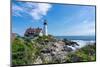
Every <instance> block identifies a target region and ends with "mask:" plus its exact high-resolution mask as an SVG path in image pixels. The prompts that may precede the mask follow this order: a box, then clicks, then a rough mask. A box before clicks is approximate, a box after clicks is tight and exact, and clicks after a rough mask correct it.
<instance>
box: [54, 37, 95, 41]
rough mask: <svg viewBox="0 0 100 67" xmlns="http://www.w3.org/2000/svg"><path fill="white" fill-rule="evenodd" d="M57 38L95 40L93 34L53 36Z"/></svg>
mask: <svg viewBox="0 0 100 67" xmlns="http://www.w3.org/2000/svg"><path fill="white" fill-rule="evenodd" d="M55 37H56V38H57V39H68V40H84V41H95V38H96V37H95V36H55Z"/></svg>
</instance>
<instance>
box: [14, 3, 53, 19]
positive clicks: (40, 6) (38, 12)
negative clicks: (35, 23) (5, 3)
mask: <svg viewBox="0 0 100 67" xmlns="http://www.w3.org/2000/svg"><path fill="white" fill-rule="evenodd" d="M51 7H52V5H51V4H46V3H33V2H24V3H22V2H19V3H18V4H15V3H14V4H13V5H12V13H13V16H22V17H25V15H29V16H31V17H32V19H34V20H40V19H41V18H42V17H43V16H46V15H47V13H48V11H49V10H50V8H51Z"/></svg>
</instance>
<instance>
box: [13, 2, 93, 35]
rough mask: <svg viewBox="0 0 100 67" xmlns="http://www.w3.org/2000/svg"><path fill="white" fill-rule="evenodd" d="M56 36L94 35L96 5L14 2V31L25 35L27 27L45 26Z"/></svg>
mask: <svg viewBox="0 0 100 67" xmlns="http://www.w3.org/2000/svg"><path fill="white" fill-rule="evenodd" d="M45 19H46V20H47V21H48V33H49V34H51V35H54V36H94V35H95V6H83V5H71V4H54V3H34V2H18V1H17V2H15V1H13V2H12V32H13V33H17V34H19V35H22V36H23V35H24V33H25V31H26V29H27V28H29V27H32V28H37V27H40V28H43V21H44V20H45Z"/></svg>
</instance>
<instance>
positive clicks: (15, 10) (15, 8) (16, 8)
mask: <svg viewBox="0 0 100 67" xmlns="http://www.w3.org/2000/svg"><path fill="white" fill-rule="evenodd" d="M20 12H23V9H22V8H21V7H20V6H17V5H15V4H13V6H12V15H14V16H21V14H20Z"/></svg>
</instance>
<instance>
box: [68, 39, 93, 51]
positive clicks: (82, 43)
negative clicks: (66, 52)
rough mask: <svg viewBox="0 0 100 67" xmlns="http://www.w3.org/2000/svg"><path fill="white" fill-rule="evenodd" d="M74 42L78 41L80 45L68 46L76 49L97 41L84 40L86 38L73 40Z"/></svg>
mask: <svg viewBox="0 0 100 67" xmlns="http://www.w3.org/2000/svg"><path fill="white" fill-rule="evenodd" d="M72 41H74V42H77V43H78V44H79V46H75V47H72V46H68V47H71V48H72V49H73V50H76V49H79V48H82V47H84V46H86V45H88V44H89V45H93V43H95V41H94V40H91V41H84V40H72Z"/></svg>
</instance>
